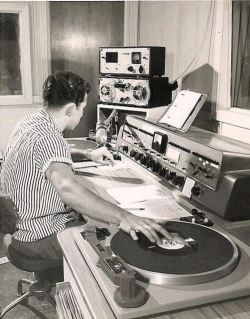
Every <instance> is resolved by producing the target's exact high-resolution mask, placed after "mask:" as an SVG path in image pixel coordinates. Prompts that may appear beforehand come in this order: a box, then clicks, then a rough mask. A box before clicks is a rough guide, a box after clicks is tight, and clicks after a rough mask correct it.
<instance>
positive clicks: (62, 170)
mask: <svg viewBox="0 0 250 319" xmlns="http://www.w3.org/2000/svg"><path fill="white" fill-rule="evenodd" d="M46 177H47V179H48V180H49V181H50V182H51V183H52V185H53V186H54V187H55V189H56V191H57V193H58V194H59V196H60V198H61V200H62V201H63V202H64V203H65V204H66V205H68V206H70V207H72V208H73V209H74V210H76V211H78V212H79V213H81V214H82V215H85V216H88V217H90V218H93V219H96V220H101V221H104V222H107V223H112V224H116V225H119V226H120V228H121V229H123V230H124V231H126V232H128V233H130V234H131V236H132V237H133V238H134V239H137V236H136V232H137V231H140V232H142V233H144V235H146V236H147V237H148V238H149V239H150V240H151V241H158V242H161V239H160V238H159V234H158V233H161V234H162V235H163V236H164V237H166V238H171V236H170V234H169V233H168V232H167V231H166V230H165V228H164V227H162V226H161V225H159V224H158V223H156V222H154V221H153V220H151V219H149V218H142V217H138V216H135V215H133V214H131V213H129V212H128V211H126V210H124V209H122V208H120V207H118V206H116V205H114V204H113V203H110V202H108V201H106V200H104V199H102V198H101V197H99V196H98V195H96V194H95V193H93V192H91V191H90V190H89V189H88V188H86V187H83V186H82V185H80V184H79V183H78V182H77V180H76V178H75V175H74V173H73V171H72V170H71V168H70V166H69V165H67V164H64V163H56V162H55V163H52V164H51V165H50V167H49V168H48V170H47V171H46Z"/></svg>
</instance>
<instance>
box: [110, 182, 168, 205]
mask: <svg viewBox="0 0 250 319" xmlns="http://www.w3.org/2000/svg"><path fill="white" fill-rule="evenodd" d="M107 193H108V194H109V195H111V196H112V197H113V198H114V199H115V200H116V201H117V202H118V203H120V204H122V205H124V204H126V205H127V204H131V203H138V202H143V201H147V200H148V199H149V198H150V199H158V198H162V197H166V196H170V195H167V194H166V193H164V192H163V191H161V189H160V188H159V187H157V186H155V185H145V186H132V187H119V188H110V189H107Z"/></svg>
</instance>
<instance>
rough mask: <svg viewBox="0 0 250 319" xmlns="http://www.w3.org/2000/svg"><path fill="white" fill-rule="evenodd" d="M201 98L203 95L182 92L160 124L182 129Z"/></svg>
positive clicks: (186, 91)
mask: <svg viewBox="0 0 250 319" xmlns="http://www.w3.org/2000/svg"><path fill="white" fill-rule="evenodd" d="M200 97H201V94H200V93H197V92H193V91H188V90H183V91H180V92H179V93H178V94H177V96H176V98H175V100H174V101H173V103H172V104H171V106H170V107H169V108H168V110H167V112H166V113H165V114H164V115H163V117H162V118H161V119H160V120H159V122H160V123H163V124H167V125H169V126H173V127H175V128H177V129H181V128H182V126H183V125H184V124H185V122H186V120H187V119H188V117H189V115H190V113H191V112H192V110H193V109H194V107H195V106H196V104H197V103H198V101H199V99H200Z"/></svg>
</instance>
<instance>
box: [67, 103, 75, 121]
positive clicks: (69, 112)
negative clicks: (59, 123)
mask: <svg viewBox="0 0 250 319" xmlns="http://www.w3.org/2000/svg"><path fill="white" fill-rule="evenodd" d="M75 108H76V105H75V103H73V102H71V103H68V104H66V105H65V115H66V116H68V117H70V116H71V115H72V114H73V113H74V111H75Z"/></svg>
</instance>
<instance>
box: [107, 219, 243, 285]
mask: <svg viewBox="0 0 250 319" xmlns="http://www.w3.org/2000/svg"><path fill="white" fill-rule="evenodd" d="M167 230H168V231H169V232H170V233H171V234H172V236H173V240H172V241H171V242H169V241H167V240H163V243H162V245H159V246H158V245H157V243H152V242H150V241H149V240H148V239H147V238H146V237H145V236H144V235H143V234H138V237H139V240H138V241H134V240H133V239H132V238H131V236H129V235H128V234H126V233H125V232H123V231H119V232H118V233H116V234H115V235H114V236H113V238H112V239H111V242H110V247H111V250H112V252H113V253H114V254H115V255H118V256H120V257H121V258H122V259H123V260H124V261H125V262H126V263H127V264H129V265H130V266H131V267H132V268H133V269H134V270H136V271H137V272H138V274H139V275H141V276H140V277H141V279H142V280H143V279H144V280H145V281H146V282H149V283H152V284H159V285H170V284H174V285H180V284H181V285H182V284H184V285H186V284H199V283H204V282H210V281H212V280H216V279H219V278H221V277H224V276H225V275H227V274H229V273H230V272H231V271H232V270H233V269H234V268H235V266H236V265H237V263H238V259H239V253H238V249H237V247H236V245H235V243H234V242H233V241H232V240H231V239H230V238H229V237H228V236H226V235H223V234H222V233H220V232H218V231H215V230H214V229H210V228H208V227H205V226H202V225H199V224H194V223H187V222H177V221H172V222H168V224H167ZM179 238H180V239H179ZM222 251H223V254H221V252H222Z"/></svg>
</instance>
